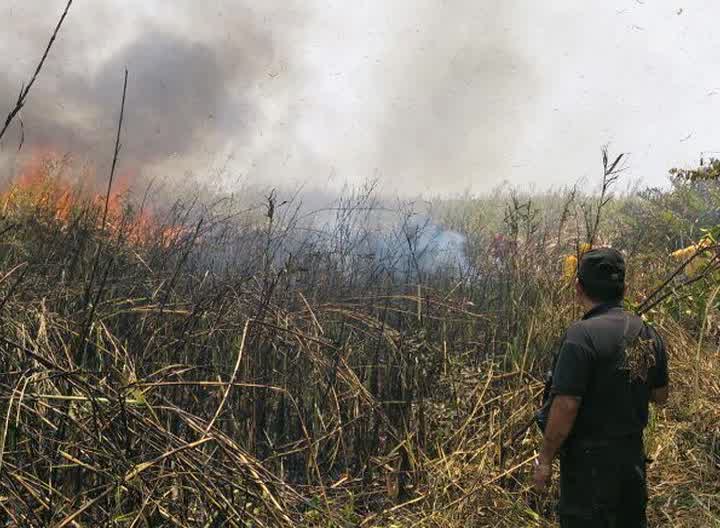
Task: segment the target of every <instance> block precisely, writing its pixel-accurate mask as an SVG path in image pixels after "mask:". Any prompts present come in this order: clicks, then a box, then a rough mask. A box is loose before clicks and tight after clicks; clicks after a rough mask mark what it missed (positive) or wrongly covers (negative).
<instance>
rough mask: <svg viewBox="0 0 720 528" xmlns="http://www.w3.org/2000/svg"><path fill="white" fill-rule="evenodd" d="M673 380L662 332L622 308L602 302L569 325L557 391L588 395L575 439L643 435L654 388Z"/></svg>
mask: <svg viewBox="0 0 720 528" xmlns="http://www.w3.org/2000/svg"><path fill="white" fill-rule="evenodd" d="M667 384H668V361H667V352H666V350H665V345H664V344H663V340H662V338H661V337H660V336H659V335H658V333H657V332H656V331H655V330H654V329H653V328H652V327H651V326H649V325H647V324H645V323H644V322H643V321H642V319H640V318H639V317H638V316H637V315H634V314H631V313H629V312H626V311H624V310H623V309H622V308H621V307H620V306H617V305H602V306H598V307H596V308H595V309H593V310H591V311H590V312H588V313H587V314H586V315H585V317H583V319H582V320H581V321H578V322H576V323H574V324H573V325H572V326H571V327H570V328H569V329H568V331H567V333H566V335H565V338H564V340H563V343H562V345H561V346H560V351H559V353H558V356H557V358H556V362H555V367H554V370H553V377H552V393H553V394H565V395H572V396H580V397H581V398H582V401H581V403H580V408H579V410H578V415H577V418H576V420H575V425H574V426H573V430H572V432H571V435H570V438H571V439H587V440H593V441H594V440H600V441H602V440H612V439H614V438H620V437H624V436H628V435H633V434H638V433H641V432H642V430H643V429H644V428H645V426H646V425H647V421H648V406H649V401H650V391H651V390H652V389H656V388H659V387H664V386H666V385H667Z"/></svg>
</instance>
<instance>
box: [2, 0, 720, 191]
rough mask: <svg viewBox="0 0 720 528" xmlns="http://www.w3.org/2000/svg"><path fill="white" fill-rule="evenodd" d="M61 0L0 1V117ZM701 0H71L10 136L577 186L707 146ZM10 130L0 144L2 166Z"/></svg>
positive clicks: (682, 157)
mask: <svg viewBox="0 0 720 528" xmlns="http://www.w3.org/2000/svg"><path fill="white" fill-rule="evenodd" d="M64 4H65V1H64V0H3V2H2V5H1V6H0V46H2V49H3V50H6V52H5V53H4V54H3V56H4V57H5V61H3V69H2V74H0V113H2V114H3V115H4V114H5V112H6V111H5V110H3V109H4V108H8V109H9V107H10V105H11V100H12V99H13V98H14V97H16V96H17V92H18V90H19V88H20V84H21V83H22V81H23V80H25V79H27V78H28V77H29V75H30V73H31V71H32V69H33V67H34V65H35V63H36V62H37V59H38V58H39V55H40V54H41V52H42V50H43V48H44V46H45V43H46V41H47V38H48V35H49V32H50V29H51V28H52V26H53V25H54V23H55V21H56V19H57V17H58V15H59V13H60V12H61V10H62V8H63V6H64ZM719 17H720V4H718V3H717V2H711V1H709V0H677V1H669V0H644V1H642V2H641V1H640V0H608V1H604V2H577V1H576V0H555V1H553V2H537V1H535V0H444V1H443V0H365V1H355V2H351V1H349V0H344V1H339V0H282V1H281V0H263V1H262V2H260V1H259V0H258V1H255V2H253V1H250V0H235V1H230V0H206V1H204V2H198V1H195V0H172V1H171V0H123V1H120V0H92V1H90V0H76V1H75V3H74V5H73V7H72V10H71V12H70V15H69V18H68V21H67V25H66V26H65V28H64V29H63V32H62V33H61V36H60V40H59V41H58V43H57V47H56V48H55V49H54V52H53V53H52V55H51V57H50V59H49V62H48V65H47V68H46V70H45V71H44V72H43V74H42V76H41V78H40V79H39V81H38V84H37V86H36V89H35V91H34V93H33V95H32V97H31V99H30V101H29V103H28V108H27V109H26V110H25V112H24V114H23V118H24V123H25V133H26V148H27V147H30V146H33V145H45V146H54V147H56V148H61V149H66V150H73V151H74V152H76V153H77V154H79V155H82V156H89V157H93V158H97V159H98V160H100V162H106V161H107V159H108V158H109V156H110V150H111V138H112V130H113V127H114V121H115V119H116V116H117V106H118V103H119V97H120V89H121V78H122V69H123V68H124V67H125V66H127V67H128V69H129V70H130V86H129V92H130V95H129V100H128V120H127V128H126V139H125V142H124V145H125V147H124V152H123V162H124V163H125V164H126V165H134V166H137V167H138V168H141V169H144V170H147V171H159V170H162V171H163V172H164V173H166V174H168V173H172V171H185V170H187V169H192V170H193V172H195V173H196V174H198V175H201V176H202V177H204V178H218V174H224V175H225V176H224V177H225V178H226V181H235V179H237V178H240V179H241V180H242V181H249V182H261V183H281V182H292V183H294V184H296V183H299V182H307V183H309V184H311V185H317V186H322V187H328V186H329V187H337V186H340V185H342V183H343V182H360V181H362V180H365V179H367V178H371V177H377V178H379V180H380V182H381V185H382V186H383V187H384V188H385V189H387V190H390V191H392V190H399V191H400V192H410V193H417V192H423V193H426V192H427V193H435V192H452V193H455V192H462V191H464V190H470V191H483V190H486V189H489V188H491V187H493V186H495V185H497V184H498V183H500V182H502V181H503V180H508V181H509V182H511V183H513V184H523V185H525V184H532V185H535V186H536V187H537V188H545V187H548V186H557V185H561V184H565V183H573V182H575V181H577V180H579V179H583V178H585V179H589V181H591V182H594V181H596V180H595V179H596V178H597V175H598V171H599V168H600V147H601V146H602V145H603V144H606V143H609V144H610V148H611V151H613V152H619V151H626V152H629V153H630V158H629V171H628V177H632V178H642V179H643V181H644V182H645V183H648V184H662V183H663V182H664V181H665V180H666V174H667V169H669V168H670V167H673V166H678V165H682V166H684V165H688V164H692V163H695V162H697V160H698V159H699V157H700V155H701V152H702V151H713V150H717V151H720V129H719V128H718V127H716V126H713V125H714V116H716V115H720V114H718V112H719V111H720V68H718V66H720V35H718V32H717V31H716V20H718V19H719ZM18 134H19V132H18V131H13V133H11V134H10V135H9V136H8V137H7V138H6V140H5V144H4V145H3V147H2V149H3V150H2V153H1V154H2V159H4V160H5V161H4V163H5V164H7V163H9V162H10V161H9V160H11V159H12V158H13V152H14V151H15V150H16V148H17V138H18Z"/></svg>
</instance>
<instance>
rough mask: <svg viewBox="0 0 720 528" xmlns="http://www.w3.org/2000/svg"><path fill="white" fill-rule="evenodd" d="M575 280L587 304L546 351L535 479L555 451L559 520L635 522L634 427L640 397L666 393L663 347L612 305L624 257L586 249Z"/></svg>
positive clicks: (642, 490)
mask: <svg viewBox="0 0 720 528" xmlns="http://www.w3.org/2000/svg"><path fill="white" fill-rule="evenodd" d="M575 288H576V293H577V296H578V298H579V300H580V302H581V303H582V304H583V306H584V307H585V309H586V310H587V313H586V314H585V316H584V317H583V318H582V320H581V321H578V322H576V323H574V324H573V325H572V326H571V327H570V328H569V329H568V331H567V333H566V335H565V337H564V339H563V342H562V345H561V346H560V350H559V352H558V355H557V356H556V358H555V364H554V368H553V372H552V381H551V385H550V386H549V387H550V391H549V394H550V400H549V415H548V416H547V420H546V423H545V425H544V440H543V445H542V449H541V452H540V455H539V457H538V459H537V461H536V466H535V472H534V478H533V480H534V486H535V489H536V490H538V491H543V490H544V489H545V488H546V486H547V483H548V481H549V479H550V476H551V474H552V461H553V459H554V458H555V456H556V455H557V454H559V455H560V503H559V505H558V512H559V514H560V525H561V527H562V528H574V527H576V526H577V527H580V526H582V527H583V528H610V527H612V528H643V527H646V526H647V521H646V517H645V505H646V502H647V489H646V483H645V463H646V458H645V454H644V448H643V430H644V428H645V426H646V425H647V420H648V407H649V402H650V401H652V402H654V403H656V404H660V405H662V404H664V403H665V402H666V401H667V399H668V367H667V354H666V352H665V347H664V345H663V342H662V339H661V338H660V336H659V335H658V334H657V333H656V332H655V331H654V330H653V329H652V328H651V327H650V326H648V325H646V324H645V323H644V322H643V321H642V319H641V318H640V317H638V316H636V315H634V314H631V313H628V312H625V311H624V310H623V308H622V306H621V305H622V301H623V297H624V294H625V263H624V260H623V257H622V255H621V254H620V253H619V252H618V251H616V250H614V249H609V248H602V249H595V250H592V251H589V252H588V253H586V254H585V255H584V256H583V257H582V259H581V261H580V264H579V266H578V276H577V280H576V284H575Z"/></svg>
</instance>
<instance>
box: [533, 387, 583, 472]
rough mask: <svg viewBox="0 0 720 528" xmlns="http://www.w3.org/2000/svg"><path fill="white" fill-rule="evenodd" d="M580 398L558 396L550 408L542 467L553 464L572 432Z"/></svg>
mask: <svg viewBox="0 0 720 528" xmlns="http://www.w3.org/2000/svg"><path fill="white" fill-rule="evenodd" d="M579 408H580V398H579V397H578V396H567V395H564V394H556V395H555V397H554V398H553V402H552V405H551V406H550V417H549V418H548V423H547V426H546V427H545V435H544V438H543V444H542V448H541V450H540V456H539V457H538V463H539V464H540V465H550V464H552V461H553V459H554V458H555V455H556V454H557V452H558V450H559V449H560V447H561V446H562V445H563V443H564V442H565V440H566V439H567V437H568V435H569V434H570V431H572V428H573V424H574V423H575V418H576V417H577V413H578V409H579Z"/></svg>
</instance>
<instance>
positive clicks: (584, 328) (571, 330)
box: [565, 321, 588, 345]
mask: <svg viewBox="0 0 720 528" xmlns="http://www.w3.org/2000/svg"><path fill="white" fill-rule="evenodd" d="M587 322H588V321H575V322H573V323H572V324H571V325H570V326H569V327H568V329H567V331H566V332H565V342H566V343H573V344H577V345H581V344H584V343H585V342H586V341H587V340H588V325H587V324H586V323H587Z"/></svg>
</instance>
